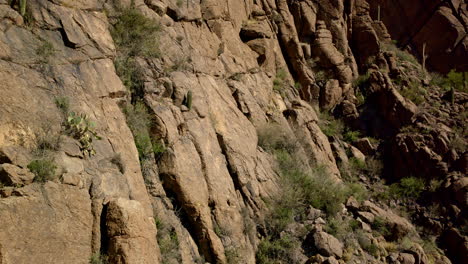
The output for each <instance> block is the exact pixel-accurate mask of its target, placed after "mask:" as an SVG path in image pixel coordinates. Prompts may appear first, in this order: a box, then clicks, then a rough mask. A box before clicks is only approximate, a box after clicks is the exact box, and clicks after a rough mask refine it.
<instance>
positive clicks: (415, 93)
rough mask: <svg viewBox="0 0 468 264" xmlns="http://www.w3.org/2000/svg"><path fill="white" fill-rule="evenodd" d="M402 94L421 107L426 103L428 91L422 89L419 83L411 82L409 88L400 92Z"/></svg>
mask: <svg viewBox="0 0 468 264" xmlns="http://www.w3.org/2000/svg"><path fill="white" fill-rule="evenodd" d="M400 94H401V95H402V96H403V97H405V98H406V99H409V100H411V101H412V102H413V103H415V104H416V105H420V104H421V103H423V102H424V101H425V98H424V95H426V90H424V89H422V88H421V87H420V84H419V83H418V82H411V83H410V85H409V87H407V88H404V89H402V90H400Z"/></svg>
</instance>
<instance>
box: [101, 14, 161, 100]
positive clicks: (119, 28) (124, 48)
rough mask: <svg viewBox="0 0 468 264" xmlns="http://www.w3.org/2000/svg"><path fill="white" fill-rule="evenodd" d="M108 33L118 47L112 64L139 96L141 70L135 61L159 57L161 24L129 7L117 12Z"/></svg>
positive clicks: (141, 78) (140, 93)
mask: <svg viewBox="0 0 468 264" xmlns="http://www.w3.org/2000/svg"><path fill="white" fill-rule="evenodd" d="M110 31H111V35H112V38H113V39H114V43H115V44H116V47H117V57H116V58H115V61H114V64H115V68H116V72H117V74H118V75H119V77H120V79H121V80H122V82H123V83H124V85H125V86H126V87H127V88H128V89H129V90H130V91H131V92H132V94H133V95H137V96H139V97H142V89H143V83H144V80H143V69H142V68H141V66H140V64H139V63H138V62H137V59H136V58H137V57H143V58H154V57H158V56H159V55H160V52H159V45H158V33H159V31H160V25H159V24H158V23H156V22H155V21H153V20H151V19H148V18H146V17H145V16H144V15H142V14H141V13H140V12H139V11H138V10H137V9H135V8H128V9H123V10H121V11H120V14H119V15H118V16H117V18H116V22H115V23H114V24H113V26H112V28H111V30H110Z"/></svg>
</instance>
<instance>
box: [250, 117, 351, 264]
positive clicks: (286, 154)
mask: <svg viewBox="0 0 468 264" xmlns="http://www.w3.org/2000/svg"><path fill="white" fill-rule="evenodd" d="M258 133H259V144H260V145H261V146H262V147H263V148H264V149H265V150H267V151H268V152H270V153H271V154H273V155H274V156H275V157H276V161H277V163H278V173H279V175H280V180H281V182H282V183H281V186H283V188H282V191H281V194H279V195H278V196H277V197H276V198H275V199H272V200H271V201H269V206H270V213H269V215H268V218H269V225H268V227H267V230H268V232H267V233H268V235H269V237H267V238H265V239H264V240H263V241H262V243H261V245H260V246H259V251H258V252H257V258H258V260H259V262H258V263H272V262H273V261H286V260H288V259H289V258H288V254H289V253H288V252H290V249H291V248H293V247H295V245H294V241H293V240H291V239H287V238H285V237H284V236H280V233H281V232H282V231H283V230H284V229H285V228H286V226H287V225H288V224H290V223H292V222H293V221H294V217H297V216H300V215H303V214H304V212H305V209H306V208H307V206H312V207H314V208H317V209H320V210H322V211H324V212H325V213H326V214H327V215H329V216H334V215H336V213H337V212H338V211H339V210H340V209H341V204H342V203H344V201H345V200H346V198H348V197H349V195H350V193H351V191H350V189H349V187H348V186H346V185H344V184H341V183H337V182H335V181H333V180H332V179H331V178H330V177H329V176H328V175H327V173H326V170H325V168H324V167H323V166H316V167H315V168H314V169H311V170H310V169H307V168H305V167H304V166H302V165H300V164H301V161H300V159H299V156H300V153H299V151H298V150H299V146H298V144H297V142H296V141H295V139H294V138H293V137H292V136H289V134H288V132H286V131H284V130H283V129H281V127H279V126H278V125H270V126H266V127H265V128H263V129H261V130H259V131H258ZM354 190H355V189H354ZM285 239H286V241H285ZM286 242H287V243H286ZM284 244H288V247H287V248H285V245H284ZM280 248H281V249H280ZM289 260H290V259H289Z"/></svg>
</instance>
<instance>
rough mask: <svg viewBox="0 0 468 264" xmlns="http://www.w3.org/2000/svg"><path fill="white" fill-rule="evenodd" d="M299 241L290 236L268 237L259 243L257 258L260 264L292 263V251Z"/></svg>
mask: <svg viewBox="0 0 468 264" xmlns="http://www.w3.org/2000/svg"><path fill="white" fill-rule="evenodd" d="M298 246H299V245H298V243H297V242H296V241H294V240H293V239H292V238H291V237H289V236H283V237H282V238H279V239H271V238H270V237H267V238H265V239H263V240H262V241H261V242H260V244H259V245H258V249H257V253H256V259H257V263H258V264H272V263H291V259H292V258H291V256H290V252H291V251H292V249H293V248H296V247H298Z"/></svg>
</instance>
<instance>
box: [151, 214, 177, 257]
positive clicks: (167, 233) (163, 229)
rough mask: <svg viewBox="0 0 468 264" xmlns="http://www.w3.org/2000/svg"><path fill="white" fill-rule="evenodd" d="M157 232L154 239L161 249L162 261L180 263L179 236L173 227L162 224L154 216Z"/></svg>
mask: <svg viewBox="0 0 468 264" xmlns="http://www.w3.org/2000/svg"><path fill="white" fill-rule="evenodd" d="M155 223H156V227H157V229H158V233H157V235H156V239H157V241H158V245H159V249H160V251H161V257H162V263H174V261H176V262H175V263H181V262H182V257H181V255H180V252H179V244H180V242H179V237H178V235H177V232H176V231H175V229H174V228H172V227H171V226H169V225H166V224H164V223H163V222H161V221H160V220H158V218H155Z"/></svg>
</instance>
